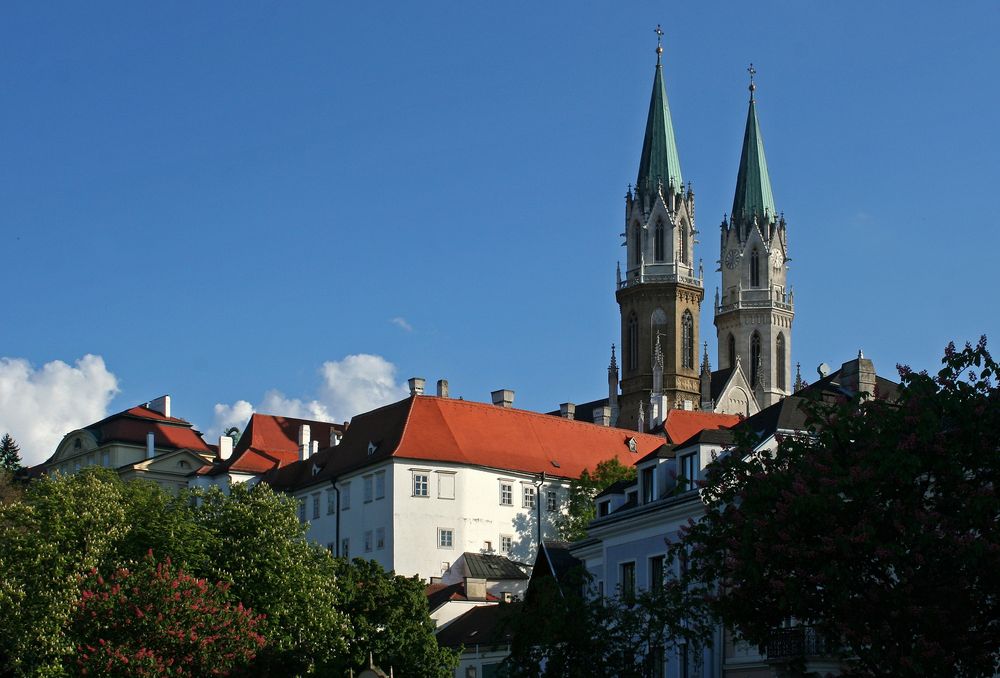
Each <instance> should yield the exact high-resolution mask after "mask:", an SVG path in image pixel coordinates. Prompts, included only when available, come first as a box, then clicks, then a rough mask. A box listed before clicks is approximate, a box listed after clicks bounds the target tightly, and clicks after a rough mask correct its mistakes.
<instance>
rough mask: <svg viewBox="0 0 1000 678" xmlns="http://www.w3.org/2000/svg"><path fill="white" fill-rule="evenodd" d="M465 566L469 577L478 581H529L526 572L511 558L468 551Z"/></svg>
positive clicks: (465, 554)
mask: <svg viewBox="0 0 1000 678" xmlns="http://www.w3.org/2000/svg"><path fill="white" fill-rule="evenodd" d="M463 555H464V556H465V565H466V567H467V568H468V569H469V576H470V577H476V578H478V579H527V578H528V575H526V574H525V573H524V570H522V569H521V567H520V566H519V565H518V564H517V563H515V562H514V561H512V560H510V559H509V558H505V557H504V556H498V555H494V554H489V553H472V552H471V551H466V552H465V553H464V554H463Z"/></svg>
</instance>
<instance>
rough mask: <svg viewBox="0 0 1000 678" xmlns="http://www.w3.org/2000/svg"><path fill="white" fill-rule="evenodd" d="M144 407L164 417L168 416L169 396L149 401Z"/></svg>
mask: <svg viewBox="0 0 1000 678" xmlns="http://www.w3.org/2000/svg"><path fill="white" fill-rule="evenodd" d="M146 407H148V408H149V409H151V410H153V411H154V412H159V413H160V414H162V415H163V416H164V417H169V416H170V396H168V395H162V396H160V397H159V398H157V399H156V400H150V401H149V402H148V403H147V404H146Z"/></svg>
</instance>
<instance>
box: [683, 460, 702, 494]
mask: <svg viewBox="0 0 1000 678" xmlns="http://www.w3.org/2000/svg"><path fill="white" fill-rule="evenodd" d="M680 465H681V468H680V478H679V480H680V487H681V491H682V492H687V491H688V490H693V489H695V488H696V487H697V485H696V484H695V483H696V482H697V480H698V454H697V453H693V454H685V455H684V456H683V457H681V458H680Z"/></svg>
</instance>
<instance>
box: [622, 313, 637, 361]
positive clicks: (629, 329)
mask: <svg viewBox="0 0 1000 678" xmlns="http://www.w3.org/2000/svg"><path fill="white" fill-rule="evenodd" d="M625 341H626V344H625V345H626V346H627V347H628V358H627V361H626V363H625V364H626V365H628V369H629V370H632V371H634V370H637V369H639V320H638V318H636V317H635V312H632V313H630V314H629V316H628V322H627V323H626V326H625Z"/></svg>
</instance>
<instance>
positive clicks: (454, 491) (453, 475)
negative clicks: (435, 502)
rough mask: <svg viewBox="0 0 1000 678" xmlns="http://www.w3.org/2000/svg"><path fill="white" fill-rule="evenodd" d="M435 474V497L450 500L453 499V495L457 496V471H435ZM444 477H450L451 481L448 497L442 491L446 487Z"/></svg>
mask: <svg viewBox="0 0 1000 678" xmlns="http://www.w3.org/2000/svg"><path fill="white" fill-rule="evenodd" d="M435 475H437V479H438V482H437V486H438V492H437V497H438V499H447V500H448V501H451V500H453V499H455V497H456V496H457V493H458V489H457V486H458V478H457V476H458V473H457V472H456V471H437V472H436V474H435ZM445 478H450V482H451V496H450V497H449V496H447V495H446V494H445V493H444V490H445V488H446V487H447V483H446V482H443V481H444V480H445Z"/></svg>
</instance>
